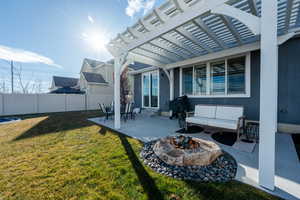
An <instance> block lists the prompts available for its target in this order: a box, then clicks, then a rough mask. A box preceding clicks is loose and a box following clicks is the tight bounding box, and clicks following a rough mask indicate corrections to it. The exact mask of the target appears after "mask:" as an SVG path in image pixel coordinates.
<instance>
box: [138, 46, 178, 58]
mask: <svg viewBox="0 0 300 200" xmlns="http://www.w3.org/2000/svg"><path fill="white" fill-rule="evenodd" d="M155 47H156V48H159V49H162V48H160V47H158V46H157V45H154V44H144V45H143V46H141V47H140V48H142V49H145V50H147V51H150V52H152V53H154V54H158V55H160V56H162V57H165V58H167V59H169V60H171V61H178V60H180V59H179V58H174V54H172V53H170V52H169V51H166V50H164V49H162V50H161V51H160V50H158V49H155ZM175 55H176V54H175Z"/></svg>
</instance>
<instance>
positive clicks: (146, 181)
mask: <svg viewBox="0 0 300 200" xmlns="http://www.w3.org/2000/svg"><path fill="white" fill-rule="evenodd" d="M107 130H109V129H106V128H104V127H102V128H101V130H100V132H99V133H100V134H102V135H105V134H106V132H107ZM112 134H115V135H116V136H118V137H119V139H120V141H121V143H122V145H123V147H124V150H125V151H126V154H127V155H128V158H129V160H130V162H131V165H132V167H133V169H134V171H135V173H136V175H137V176H138V179H139V181H140V183H141V185H142V187H143V189H144V191H145V192H146V193H147V195H148V199H149V200H153V199H155V200H161V199H164V198H163V195H162V193H161V192H160V190H159V189H158V188H157V186H156V184H155V182H154V180H153V179H152V178H151V176H150V175H149V174H148V172H147V171H146V170H145V168H144V166H143V165H142V163H141V162H140V160H139V159H138V157H137V155H136V154H135V152H134V150H133V149H132V146H131V144H130V143H129V142H128V140H127V138H128V136H126V135H124V134H121V133H117V132H112Z"/></svg>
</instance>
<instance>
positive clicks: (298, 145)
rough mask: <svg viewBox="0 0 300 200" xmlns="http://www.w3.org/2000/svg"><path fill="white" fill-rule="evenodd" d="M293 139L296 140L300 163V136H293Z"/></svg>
mask: <svg viewBox="0 0 300 200" xmlns="http://www.w3.org/2000/svg"><path fill="white" fill-rule="evenodd" d="M292 138H293V140H294V144H295V147H296V151H297V154H298V158H299V161H300V134H293V135H292Z"/></svg>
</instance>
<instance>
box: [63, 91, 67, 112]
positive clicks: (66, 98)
mask: <svg viewBox="0 0 300 200" xmlns="http://www.w3.org/2000/svg"><path fill="white" fill-rule="evenodd" d="M64 95H65V112H67V94H64Z"/></svg>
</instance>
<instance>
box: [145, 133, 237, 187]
mask: <svg viewBox="0 0 300 200" xmlns="http://www.w3.org/2000/svg"><path fill="white" fill-rule="evenodd" d="M140 156H141V158H142V160H143V162H144V164H146V165H147V166H149V167H150V168H151V169H153V170H154V171H156V172H157V173H160V174H163V175H166V176H169V177H172V178H176V179H180V180H194V181H199V182H227V181H230V180H232V179H233V178H234V177H235V175H236V171H237V163H236V161H235V159H234V158H233V157H232V156H231V155H229V154H228V153H226V152H224V151H222V150H221V149H220V148H219V146H218V145H216V144H214V143H213V142H209V141H206V140H201V139H197V138H191V137H185V136H175V137H167V138H162V139H160V140H155V141H151V142H148V143H145V144H144V147H143V149H142V151H141V153H140Z"/></svg>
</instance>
